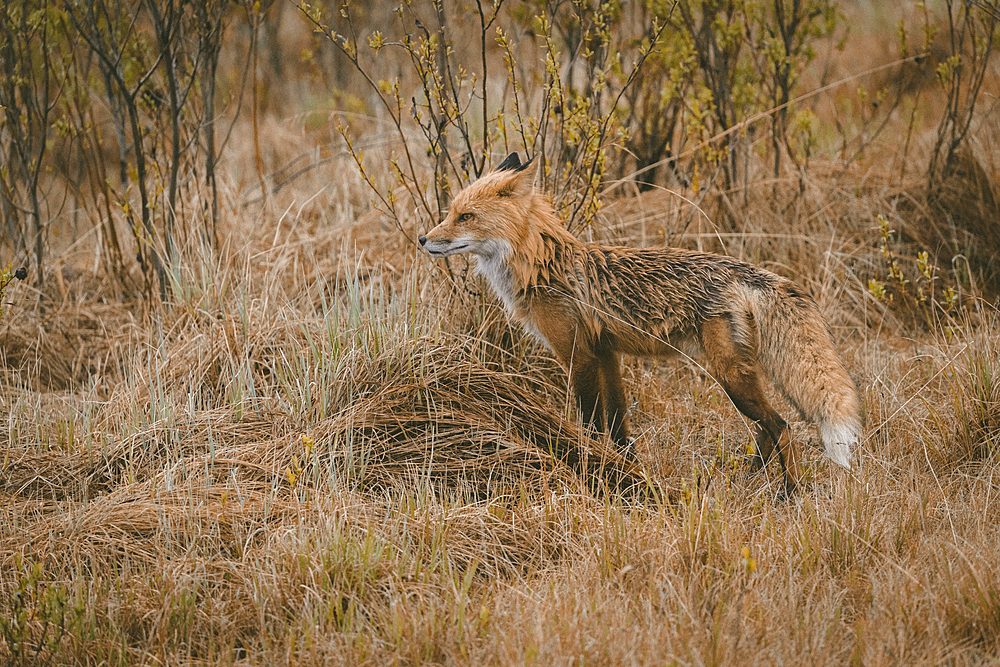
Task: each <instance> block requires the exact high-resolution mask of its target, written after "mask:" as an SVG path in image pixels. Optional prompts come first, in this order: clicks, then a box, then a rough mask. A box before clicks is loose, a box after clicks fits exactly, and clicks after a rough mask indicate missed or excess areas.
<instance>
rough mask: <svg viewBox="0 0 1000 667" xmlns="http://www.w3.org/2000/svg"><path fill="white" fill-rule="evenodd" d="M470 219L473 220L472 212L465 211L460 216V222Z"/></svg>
mask: <svg viewBox="0 0 1000 667" xmlns="http://www.w3.org/2000/svg"><path fill="white" fill-rule="evenodd" d="M469 220H472V214H471V213H463V214H462V215H460V216H458V221H459V222H468V221H469Z"/></svg>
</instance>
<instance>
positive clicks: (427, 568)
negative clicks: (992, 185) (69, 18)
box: [0, 112, 1000, 665]
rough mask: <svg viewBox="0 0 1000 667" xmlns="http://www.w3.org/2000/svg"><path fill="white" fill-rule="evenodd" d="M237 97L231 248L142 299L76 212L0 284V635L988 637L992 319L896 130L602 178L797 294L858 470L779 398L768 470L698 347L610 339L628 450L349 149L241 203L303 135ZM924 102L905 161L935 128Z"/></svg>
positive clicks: (10, 655) (230, 176) (675, 232)
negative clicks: (797, 153) (791, 490)
mask: <svg viewBox="0 0 1000 667" xmlns="http://www.w3.org/2000/svg"><path fill="white" fill-rule="evenodd" d="M991 113H993V112H991ZM985 118H986V119H987V120H988V119H989V118H992V116H990V115H986V116H985ZM257 120H258V125H259V126H258V135H259V137H260V143H261V144H262V145H260V146H255V145H254V142H253V141H251V140H250V137H252V136H253V131H252V128H251V127H250V122H249V121H247V122H246V123H244V124H239V123H238V124H237V125H236V126H235V128H236V129H235V130H234V135H233V136H234V137H235V138H234V140H233V143H232V144H231V146H230V152H229V153H228V154H227V155H228V158H227V160H228V161H226V162H223V163H221V164H220V165H219V170H218V192H219V198H220V202H221V205H220V207H219V218H218V221H217V223H218V227H217V228H218V233H219V235H220V239H221V240H222V242H221V243H220V244H219V245H218V247H217V248H210V246H209V245H205V244H202V243H201V242H200V241H198V239H197V238H195V239H194V240H190V239H189V240H188V242H187V245H184V244H183V243H181V242H180V241H179V242H178V253H179V254H180V255H181V256H183V258H184V261H183V262H180V263H178V264H177V265H176V266H175V267H174V268H173V269H172V270H171V272H170V273H169V275H168V277H167V283H166V291H167V298H166V304H156V303H151V302H150V301H149V300H146V299H139V298H136V299H134V300H132V301H128V300H123V299H118V298H115V295H116V294H117V292H116V291H115V290H116V288H115V287H114V286H113V285H111V284H109V283H108V281H107V280H106V277H104V276H103V274H102V273H101V271H98V270H95V269H94V268H93V267H94V266H99V260H100V253H101V250H100V248H101V245H100V243H94V244H92V245H88V244H87V243H86V242H80V243H78V244H69V243H67V245H66V248H65V249H64V250H53V251H52V256H51V257H50V258H49V260H48V265H50V266H57V267H62V269H61V270H60V271H59V272H58V276H59V277H58V278H57V279H56V280H54V281H53V280H49V281H48V282H47V283H46V287H45V288H44V290H37V289H36V288H34V287H31V286H30V285H28V284H26V283H23V282H18V281H14V282H12V283H10V284H9V285H8V286H7V290H6V295H5V296H4V299H5V304H4V308H5V312H4V314H3V316H2V317H0V500H2V502H0V662H3V663H4V664H12V665H34V664H153V663H163V664H188V663H204V664H300V663H323V664H349V665H356V664H425V663H434V664H470V665H472V664H475V665H478V664H503V665H506V664H539V665H541V664H584V663H590V664H594V663H597V664H683V665H724V664H734V663H738V662H747V663H755V664H756V663H760V664H785V665H797V664H801V665H816V664H838V665H839V664H854V665H868V664H872V665H874V664H906V665H940V664H954V665H978V664H992V663H994V662H996V661H997V659H998V656H1000V555H998V554H1000V539H998V535H1000V530H998V528H1000V521H998V519H997V516H998V514H997V512H996V511H995V509H996V504H997V502H998V495H1000V481H998V479H1000V468H998V466H1000V455H998V437H1000V419H998V414H1000V413H998V404H1000V389H998V388H1000V357H998V354H997V352H996V350H998V349H1000V334H998V331H1000V313H997V310H996V306H995V305H991V303H990V301H989V297H988V293H986V292H985V288H983V287H982V285H981V281H979V282H976V281H974V280H970V276H971V277H972V278H973V279H975V275H973V274H974V271H968V272H967V275H964V277H963V276H959V275H957V274H950V273H947V272H946V271H945V270H943V269H941V270H940V271H939V272H937V273H935V272H932V271H930V270H929V269H928V272H927V273H924V272H923V268H921V267H924V268H926V267H927V266H928V264H927V261H928V260H926V259H924V260H923V261H921V259H920V255H919V253H920V252H921V251H923V250H925V249H926V248H928V247H930V246H927V245H921V244H922V243H925V241H924V240H923V237H921V236H920V235H919V234H916V233H914V230H915V229H918V227H919V224H918V222H919V220H921V219H922V218H921V217H920V216H921V215H925V214H927V212H926V211H924V212H920V211H915V209H916V208H919V207H918V206H917V205H916V204H913V206H914V208H912V209H911V208H908V206H910V205H911V204H912V202H913V201H915V200H914V199H912V198H909V199H908V197H910V195H912V193H913V192H914V191H915V190H914V189H913V188H912V187H911V186H912V183H910V182H909V181H907V180H906V179H903V180H902V181H901V180H900V179H899V177H898V173H899V171H898V170H899V164H898V162H897V158H900V156H902V158H904V159H911V160H912V159H913V158H912V157H910V158H907V154H906V152H905V151H902V152H901V146H900V145H899V144H900V142H895V141H886V142H885V145H881V146H876V147H875V148H873V149H872V150H873V151H874V154H873V156H872V157H871V158H869V159H865V160H857V161H854V162H852V163H850V164H845V163H844V162H841V161H838V160H836V159H834V158H833V157H829V156H826V157H824V156H823V155H820V154H814V155H813V156H812V157H811V159H810V162H809V165H808V168H807V169H802V170H799V171H796V172H794V173H793V172H789V173H783V174H782V175H780V176H778V177H775V176H774V175H773V169H772V165H773V162H772V159H770V157H773V156H770V157H768V156H761V155H758V154H756V153H753V152H752V151H751V152H750V153H749V154H748V155H747V157H746V160H745V162H744V163H743V167H741V168H742V169H746V170H747V171H748V174H749V175H748V177H747V179H746V185H745V186H743V187H742V189H739V188H737V189H735V190H733V191H731V192H723V193H720V192H719V191H718V190H712V191H711V194H712V196H709V193H710V191H709V190H708V189H705V190H700V191H699V190H698V189H697V188H696V187H692V184H691V183H690V182H689V183H687V184H684V183H680V182H679V183H674V184H672V185H670V187H669V190H668V189H666V188H667V186H666V185H662V184H661V185H660V186H659V187H651V188H649V189H647V190H644V191H638V188H632V189H629V188H622V189H621V190H622V191H624V192H625V194H614V195H613V196H612V195H611V194H609V195H608V196H607V198H606V201H604V202H603V205H602V206H601V207H600V209H599V210H600V213H599V215H598V216H597V217H596V218H595V219H594V223H593V224H591V225H590V226H589V227H588V228H587V229H588V231H587V233H588V234H590V235H591V236H592V237H593V238H596V239H601V240H605V241H609V242H622V243H629V244H633V245H656V244H663V243H670V244H674V245H683V246H686V247H701V248H704V249H706V250H717V251H724V252H727V253H729V254H731V255H734V256H738V257H741V258H743V259H745V260H747V261H752V262H754V263H757V264H759V265H762V266H765V267H766V268H769V269H771V270H774V271H776V272H779V273H782V274H784V275H787V276H790V277H792V278H794V279H795V280H796V281H798V282H799V283H800V284H802V285H803V286H804V287H805V288H806V289H808V291H809V292H810V293H811V294H813V296H814V297H815V298H816V300H817V302H818V303H819V305H820V308H821V309H822V311H823V313H824V315H825V316H826V317H827V319H828V321H829V322H830V324H831V331H832V332H833V336H834V338H835V340H836V342H837V345H838V347H839V349H840V350H841V351H842V354H843V356H844V359H845V363H846V364H847V366H848V368H849V370H850V371H851V372H852V374H854V376H855V377H856V378H857V380H858V384H859V386H860V387H861V388H862V391H863V394H864V402H865V406H866V419H867V421H866V427H865V431H864V438H863V443H862V445H861V447H860V451H859V452H858V459H859V465H858V466H857V468H856V469H855V470H853V471H852V472H850V473H847V472H845V471H841V470H839V469H837V468H835V466H833V465H832V464H830V463H829V462H828V461H827V460H826V459H825V458H824V457H823V455H822V447H821V445H820V443H819V441H818V438H817V437H816V435H815V433H814V432H813V431H812V430H810V429H809V428H808V427H807V426H806V425H805V424H803V423H801V422H793V424H792V425H793V429H794V431H795V435H796V437H797V438H799V440H800V441H801V442H802V443H803V447H802V449H803V468H804V475H803V478H804V480H805V482H804V483H803V485H802V489H801V492H800V493H798V494H797V495H795V496H794V497H792V498H790V499H787V498H784V495H783V493H782V492H781V488H782V484H781V480H780V476H779V475H778V474H777V473H778V470H777V466H775V465H773V464H772V466H770V467H769V468H766V469H765V470H763V471H762V472H761V473H759V474H749V473H747V472H746V469H745V466H744V461H745V456H744V454H745V452H746V446H747V441H748V425H747V424H746V423H745V422H744V421H743V420H742V418H741V417H740V416H739V414H738V412H737V411H736V410H735V409H734V408H733V407H732V405H731V404H730V403H729V401H728V399H727V398H726V396H725V393H724V392H723V391H722V390H721V389H720V388H719V387H718V385H717V384H716V383H715V382H714V381H713V380H712V379H711V378H710V377H707V376H706V375H705V374H704V373H703V372H702V371H701V369H700V367H698V366H697V365H695V364H693V363H690V362H688V361H685V360H665V361H650V360H643V361H636V360H630V361H628V362H627V363H626V365H625V372H624V376H625V380H626V385H627V388H628V391H629V395H630V397H631V405H630V410H631V414H632V416H633V423H634V431H635V438H636V442H635V450H636V453H637V456H638V459H639V461H640V464H641V466H640V467H638V468H637V467H634V466H630V465H629V464H628V462H626V461H623V460H622V459H621V457H620V456H619V455H618V454H617V452H615V451H614V448H613V446H612V444H611V443H610V442H609V441H607V440H606V439H601V438H598V437H595V436H594V435H593V434H592V433H589V432H587V431H586V430H585V429H583V428H582V426H581V425H580V423H579V421H578V415H577V414H576V411H575V408H574V402H573V398H572V395H571V392H570V390H569V387H568V382H567V378H566V375H565V373H564V372H563V371H562V370H561V369H560V368H559V367H558V365H557V364H556V362H555V361H554V359H553V358H552V357H551V355H550V354H549V353H547V352H546V351H545V350H544V349H543V348H542V347H541V346H539V345H537V344H536V343H535V342H533V341H531V340H530V339H528V338H526V337H525V336H524V335H523V333H522V332H521V331H519V330H518V329H517V328H515V327H512V326H511V325H510V324H509V323H508V321H507V318H506V316H505V315H504V313H503V312H502V310H501V308H500V307H499V305H498V304H497V303H496V301H495V300H494V299H493V297H492V296H491V295H490V294H489V293H488V290H487V289H486V287H485V285H483V284H481V283H480V282H478V281H477V280H476V279H474V278H472V277H471V274H470V273H469V271H468V269H469V267H468V265H467V264H466V263H465V262H464V260H461V259H458V260H452V261H451V263H450V265H448V266H447V267H445V266H441V265H438V264H435V263H434V262H432V261H431V260H430V259H429V258H427V257H425V256H424V255H422V254H420V253H419V252H418V250H417V248H416V247H415V246H413V245H410V244H408V243H407V242H406V241H405V237H404V234H403V233H401V230H402V231H403V232H406V233H411V232H414V231H421V230H423V226H425V225H426V224H428V222H429V221H428V220H426V219H423V218H421V217H420V216H419V215H418V214H415V213H413V212H412V211H404V210H400V212H399V215H398V217H397V218H396V219H395V220H389V219H388V218H386V217H385V216H381V215H379V214H378V213H373V212H371V210H370V208H371V207H370V205H369V201H370V198H371V196H372V195H371V193H370V191H369V186H368V185H367V184H366V182H365V181H364V180H363V179H362V178H361V177H360V176H358V175H357V174H355V173H354V172H352V171H350V170H349V169H346V168H344V164H345V163H343V162H330V163H324V164H317V166H316V167H315V168H313V169H311V170H309V171H306V172H305V173H303V174H302V175H300V176H299V177H298V178H296V179H293V180H290V181H288V182H287V183H286V184H284V185H283V187H281V188H278V189H274V191H271V192H269V194H268V196H267V197H264V198H259V192H257V191H256V190H254V187H253V185H248V183H251V184H252V183H255V182H256V181H255V180H254V178H253V170H254V167H253V165H255V164H256V157H257V155H258V154H261V155H263V156H265V157H266V160H265V163H266V166H267V167H268V168H269V169H271V170H272V173H276V172H278V170H279V169H280V168H281V166H282V165H287V164H289V163H292V162H293V160H295V158H296V157H297V156H300V155H304V154H307V153H308V152H309V151H310V150H313V149H314V148H315V145H314V144H315V137H314V136H311V135H310V134H309V132H307V131H305V128H304V125H303V124H302V120H301V118H298V117H295V118H293V119H292V120H281V119H279V118H277V117H276V116H274V115H263V116H262V117H261V118H259V119H257ZM827 121H829V123H831V124H832V123H833V120H832V119H824V122H827ZM986 125H987V123H986V122H985V121H984V126H986ZM896 129H900V128H898V127H897V128H896ZM911 129H913V132H914V134H916V135H917V136H916V137H915V138H914V142H915V144H920V143H923V144H926V145H925V146H924V147H923V148H922V149H915V150H923V151H924V153H922V156H923V157H924V158H926V155H927V150H929V148H930V145H931V144H932V143H933V140H934V134H933V128H931V129H930V130H927V129H926V128H925V129H924V130H921V128H920V127H915V128H911ZM299 130H301V131H299ZM905 130H906V128H905V127H904V128H902V130H901V131H905ZM991 131H992V130H990V129H989V127H986V129H983V128H981V127H979V126H976V127H975V128H974V129H973V134H974V138H976V139H977V141H980V140H981V138H982V137H987V136H990V135H989V132H991ZM900 136H902V135H900ZM976 146H977V148H976V150H977V151H979V153H978V155H979V158H977V159H980V162H981V163H982V164H996V163H997V162H996V155H995V153H996V149H995V147H991V146H990V145H989V142H981V143H977V144H976ZM366 150H367V151H368V157H367V158H366V162H365V163H366V164H372V163H374V162H375V161H376V160H377V159H380V158H383V157H386V155H387V153H388V151H387V150H386V149H384V148H380V147H379V146H378V143H377V142H374V143H373V144H369V145H368V149H366ZM380 150H385V154H383V153H380V152H379V151H380ZM987 158H988V159H987ZM262 159H263V158H262ZM990 160H992V162H991V161H990ZM382 164H383V167H384V168H383V169H382V170H381V171H377V172H374V179H375V180H377V182H379V183H384V182H391V180H392V177H393V175H392V173H391V171H390V170H389V168H388V167H387V166H384V165H385V164H387V160H386V161H384V162H383V163H382ZM331 165H333V166H331ZM327 167H329V168H327ZM247 174H251V176H250V177H248V176H247ZM977 178H978V177H977ZM977 183H979V181H977ZM959 185H960V184H959ZM949 187H950V186H949ZM976 187H980V188H981V187H984V186H983V185H982V183H979V184H978V185H977V186H976ZM195 190H196V192H195V194H192V200H191V201H188V202H186V203H185V206H184V209H185V210H187V211H196V210H204V208H205V207H204V199H201V198H199V197H205V195H204V194H203V193H202V194H199V193H200V192H201V191H200V190H199V189H195ZM969 191H970V192H971V191H972V190H969ZM616 192H618V191H616ZM678 194H680V195H683V197H679V196H678ZM715 195H724V196H720V197H715ZM713 197H714V198H715V199H714V201H713ZM727 201H728V204H727ZM906 202H911V204H907V203H906ZM980 203H981V202H980ZM727 206H732V210H733V211H735V213H736V217H735V218H734V220H735V221H736V223H737V225H736V227H735V229H736V230H737V231H733V230H731V229H729V228H727V227H726V226H725V225H722V224H717V220H716V219H717V218H718V217H720V215H721V214H719V211H720V210H721V209H722V208H723V207H727ZM973 208H974V207H973ZM963 210H964V209H963ZM731 214H732V212H731V213H730V215H731ZM963 215H965V214H964V213H963ZM879 216H882V217H881V218H880V217H879ZM882 220H884V221H885V225H884V228H883V225H882V222H881V221H882ZM951 222H953V223H955V225H956V226H955V229H956V230H958V222H959V221H957V219H955V220H952V221H951ZM397 224H398V225H399V227H398V228H397V227H396V225H397ZM942 224H943V223H942ZM949 224H950V223H949ZM983 224H984V229H985V228H986V227H985V225H986V223H983ZM66 229H68V227H67V228H66ZM883 229H884V231H885V235H884V236H883ZM959 231H960V230H959ZM935 233H937V232H935ZM956 234H958V231H956ZM410 235H411V236H413V234H412V233H411V234H410ZM981 236H984V237H985V236H986V233H985V232H984V233H983V234H982V235H981ZM932 249H933V248H932ZM893 262H895V264H893ZM946 263H947V262H944V264H946ZM938 265H939V266H941V265H943V264H942V263H941V262H938ZM958 273H960V272H958ZM973 282H975V286H974V285H973ZM945 283H947V285H945ZM60 285H61V287H60ZM878 285H881V291H879V290H878V289H875V287H877V286H878ZM918 286H920V287H925V288H926V291H925V292H924V294H926V295H927V296H926V298H925V299H923V300H921V298H920V295H919V293H918V292H917V290H916V288H917V287H918ZM932 287H933V289H932ZM946 287H952V288H953V289H955V290H956V294H957V296H956V298H955V302H954V303H948V302H947V300H946V299H945V298H944V296H943V295H944V294H945V288H946ZM984 295H985V296H984ZM133 296H135V295H133ZM8 304H9V305H8ZM781 411H782V413H783V414H785V415H787V416H789V417H792V416H794V413H793V412H792V411H791V409H790V407H789V406H782V409H781Z"/></svg>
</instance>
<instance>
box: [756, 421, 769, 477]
mask: <svg viewBox="0 0 1000 667" xmlns="http://www.w3.org/2000/svg"><path fill="white" fill-rule="evenodd" d="M751 428H752V429H753V458H752V459H751V466H752V467H753V469H754V470H760V469H761V468H763V467H764V466H765V465H767V462H768V461H770V460H771V454H773V453H774V438H772V437H771V434H770V433H769V432H768V430H767V429H766V428H764V427H763V426H761V425H760V424H759V423H758V422H754V423H753V424H751Z"/></svg>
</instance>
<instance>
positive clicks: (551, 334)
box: [420, 153, 861, 490]
mask: <svg viewBox="0 0 1000 667" xmlns="http://www.w3.org/2000/svg"><path fill="white" fill-rule="evenodd" d="M529 165H530V163H529ZM529 165H521V163H520V161H519V160H518V158H517V154H516V153H514V154H512V155H511V156H509V157H508V158H507V159H506V160H505V161H504V163H503V164H502V165H500V167H499V168H498V169H496V170H494V171H493V172H491V173H489V174H486V175H485V176H483V177H482V178H480V179H479V180H478V181H476V182H475V183H473V184H472V185H470V186H469V187H468V188H466V189H464V190H463V191H461V192H460V193H458V194H457V195H456V197H455V200H454V202H453V203H452V206H451V208H450V210H449V211H448V215H447V216H446V217H445V219H444V220H443V221H442V222H441V224H439V225H438V226H436V227H435V228H434V229H432V230H431V231H429V232H428V233H427V235H426V236H423V237H421V238H420V242H421V245H423V247H424V249H425V250H427V252H428V253H430V254H431V255H432V256H435V257H447V256H449V255H453V254H459V253H472V254H474V255H475V256H476V258H477V270H478V272H479V273H480V274H482V275H483V276H485V277H486V279H487V281H488V282H489V283H490V285H491V286H492V288H493V290H494V291H495V292H496V294H497V296H498V297H499V298H500V300H501V301H502V302H503V304H504V307H505V308H506V309H507V312H508V313H509V315H510V316H511V317H512V318H513V319H514V320H516V321H517V322H519V323H521V324H522V325H523V326H524V327H525V329H527V330H528V331H529V332H530V333H532V334H534V335H535V336H537V337H538V338H539V339H540V340H541V341H542V342H543V343H545V344H546V345H547V346H548V347H549V348H550V349H551V350H552V351H553V352H554V353H555V355H556V357H558V359H559V361H560V363H562V364H563V365H564V366H565V367H566V368H567V370H568V371H569V373H570V377H571V380H572V384H573V388H574V390H575V392H576V396H577V401H578V403H579V406H580V409H581V411H582V413H583V418H584V420H585V421H586V422H588V423H589V424H591V425H593V426H594V427H596V428H598V429H601V430H607V431H608V432H609V433H610V434H611V436H612V437H613V438H614V439H615V441H616V442H617V443H618V445H619V447H621V448H623V450H626V453H627V447H628V444H629V439H628V422H627V417H626V408H627V402H626V399H625V391H624V388H623V386H622V380H621V371H620V366H619V356H620V355H621V354H630V355H639V356H660V355H669V354H671V353H674V352H676V351H677V350H678V349H684V348H687V347H689V346H694V347H697V348H701V350H702V351H703V352H704V356H705V360H706V361H707V363H706V367H707V370H708V371H709V372H710V373H711V374H712V376H713V377H714V378H715V379H716V380H717V381H718V382H719V383H720V384H721V385H722V387H723V388H724V389H725V390H726V392H727V393H728V395H729V396H730V398H731V399H732V400H733V403H734V404H735V405H736V407H737V408H738V409H739V410H740V411H741V412H742V413H743V414H744V415H746V416H747V417H748V418H750V419H751V420H752V421H753V422H754V424H755V441H756V445H757V448H756V451H757V457H758V458H757V464H758V465H762V464H764V463H766V462H767V460H768V458H769V457H770V455H771V453H772V452H773V451H774V450H775V449H777V451H778V458H779V461H780V462H781V466H782V469H783V471H784V479H785V486H786V488H787V489H788V490H791V489H793V488H794V487H795V485H796V483H797V480H798V470H797V468H798V464H797V461H798V455H797V453H796V451H795V443H794V442H793V441H792V439H791V437H790V432H789V429H788V425H787V424H786V422H785V421H784V419H782V418H781V416H780V415H779V414H778V413H777V412H776V411H775V410H774V408H772V407H771V405H770V404H769V403H768V401H767V398H766V397H765V395H764V392H763V390H762V388H761V382H760V375H759V373H760V371H761V370H763V371H764V372H765V374H766V375H767V376H768V377H769V378H770V379H771V381H772V382H773V383H774V385H775V386H776V387H777V388H778V389H779V390H780V391H781V392H782V393H783V394H784V395H785V396H786V397H787V398H788V399H789V400H790V401H791V403H792V404H793V405H794V406H795V407H796V408H797V409H798V410H799V411H800V412H801V413H802V415H803V416H804V417H805V418H807V419H809V420H810V421H813V422H816V423H818V424H819V427H820V432H821V435H822V438H823V442H824V446H825V448H826V453H827V455H828V456H830V458H832V459H833V460H834V461H836V462H837V463H839V464H840V465H842V466H844V467H848V468H849V467H850V464H851V455H852V452H851V449H852V448H853V447H854V446H855V445H856V444H857V439H858V436H859V434H860V430H861V405H860V399H859V397H858V392H857V389H856V387H855V386H854V382H853V381H852V380H851V377H850V375H849V374H848V373H847V370H846V369H845V368H844V366H843V363H842V362H841V361H840V358H839V356H838V355H837V352H836V350H835V348H834V345H833V341H832V339H831V337H830V333H829V330H828V329H827V326H826V324H825V322H824V321H823V319H822V317H821V315H820V313H819V310H818V308H817V307H816V304H815V302H814V301H813V300H812V298H811V297H809V296H808V295H807V294H805V293H804V292H803V291H802V290H801V289H800V288H799V287H798V286H796V285H795V284H794V283H792V282H791V281H789V280H787V279H785V278H782V277H781V276H778V275H776V274H773V273H771V272H769V271H766V270H764V269H760V268H757V267H754V266H751V265H750V264H747V263H745V262H741V261H739V260H736V259H733V258H731V257H725V256H721V255H713V254H708V253H700V252H694V251H690V250H682V249H678V248H624V247H612V246H601V245H597V244H592V243H589V244H588V243H583V242H581V241H579V240H577V239H576V238H575V237H574V236H573V235H572V234H570V233H569V232H568V231H567V230H566V229H565V228H564V227H563V226H562V224H561V223H560V221H559V219H558V218H557V217H556V216H555V214H554V213H553V210H552V207H551V205H550V204H549V202H548V201H547V200H546V198H545V197H544V196H543V195H541V194H540V193H538V192H536V191H535V190H534V188H533V185H532V182H533V180H534V176H535V170H534V169H530V168H528V166H529Z"/></svg>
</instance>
